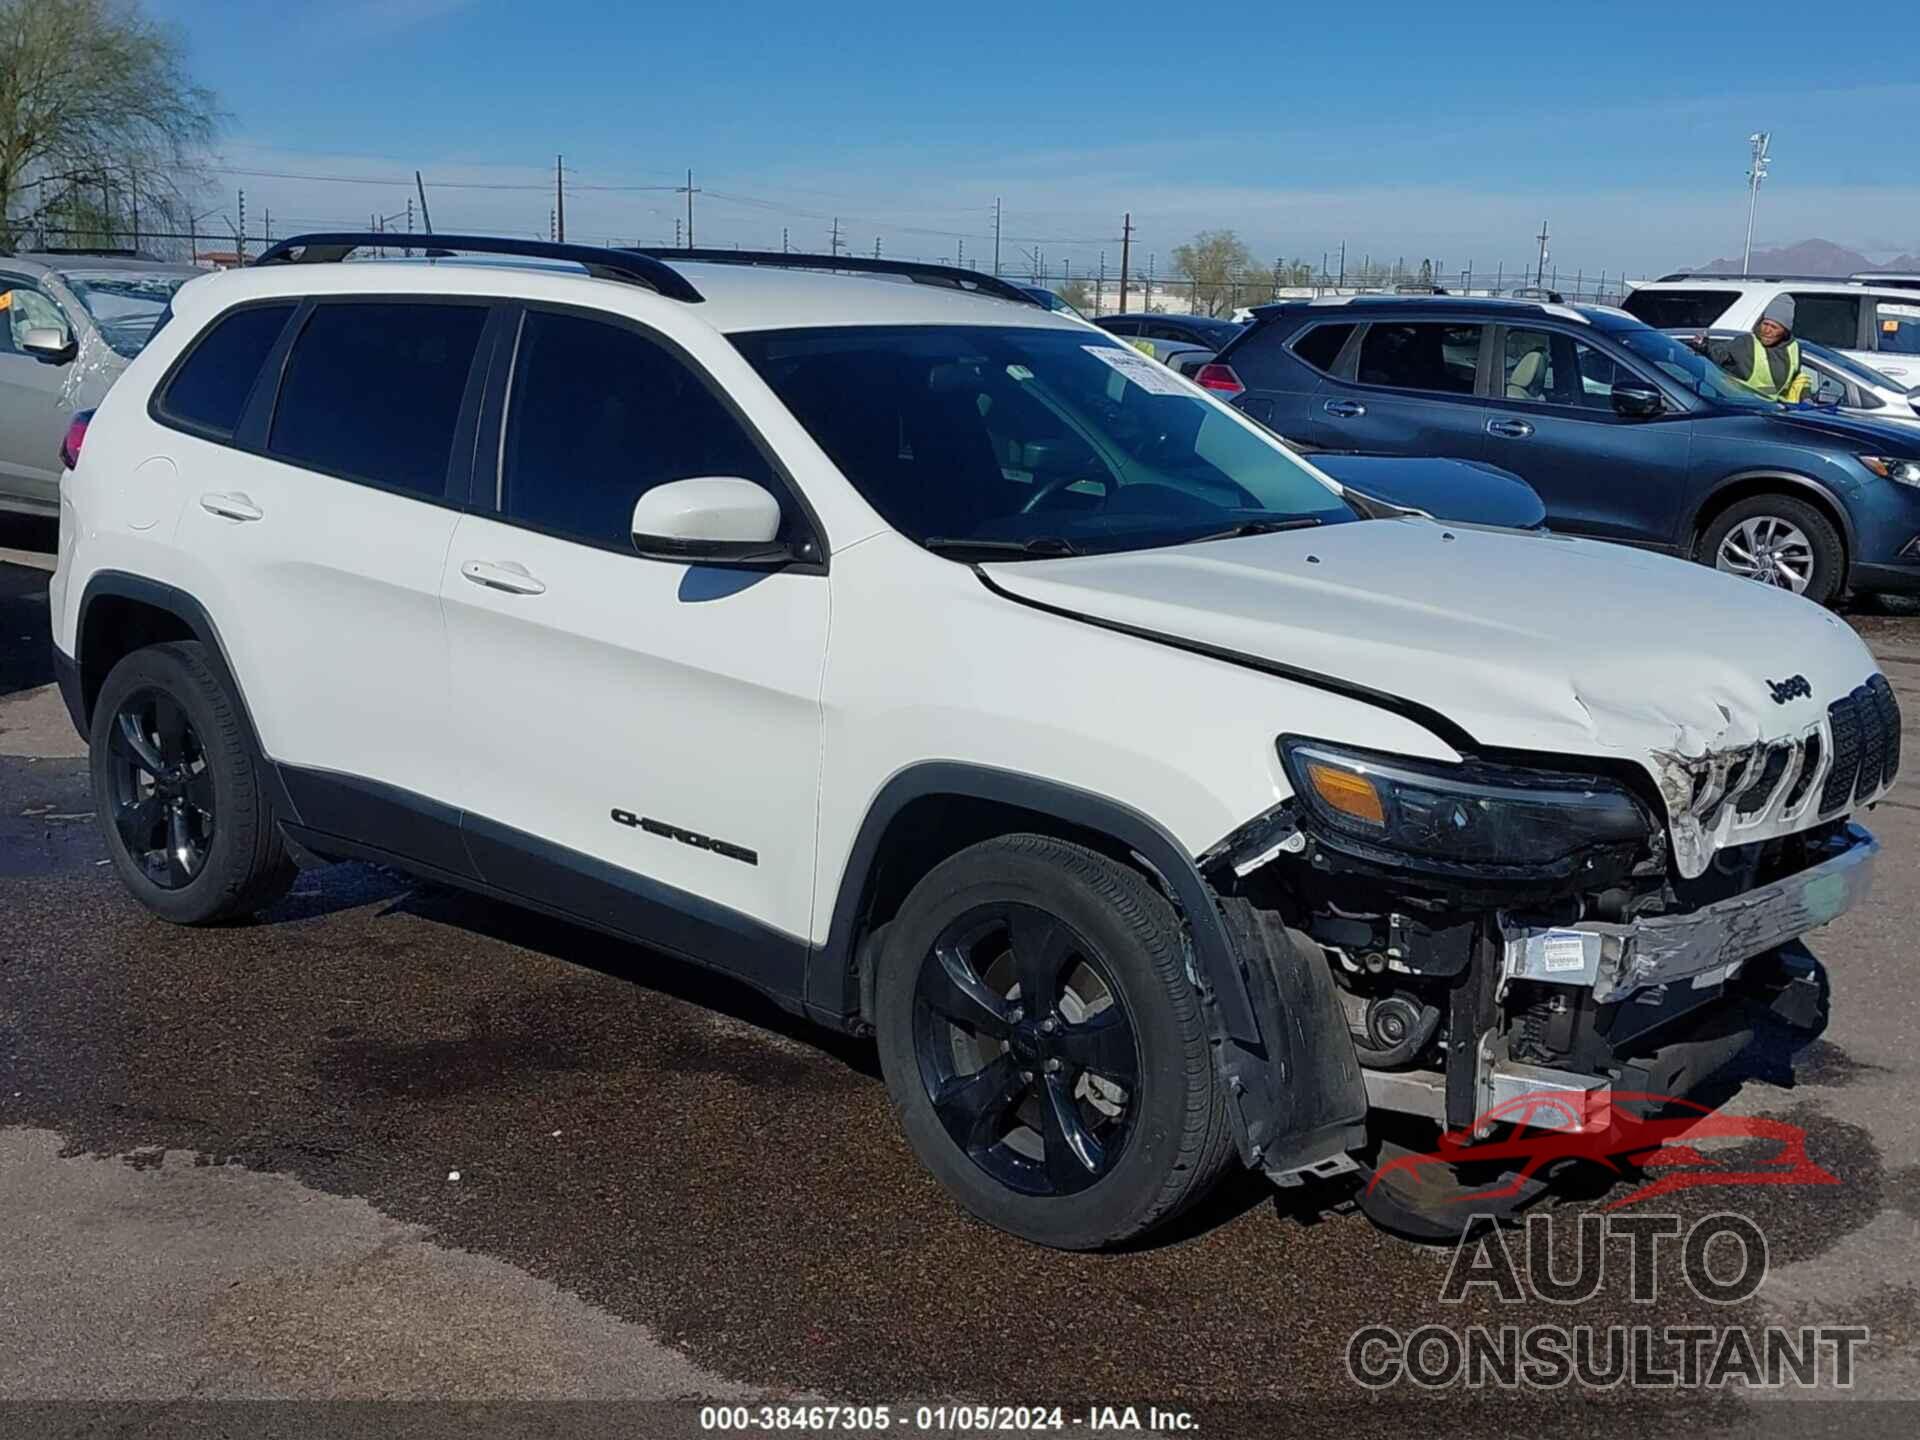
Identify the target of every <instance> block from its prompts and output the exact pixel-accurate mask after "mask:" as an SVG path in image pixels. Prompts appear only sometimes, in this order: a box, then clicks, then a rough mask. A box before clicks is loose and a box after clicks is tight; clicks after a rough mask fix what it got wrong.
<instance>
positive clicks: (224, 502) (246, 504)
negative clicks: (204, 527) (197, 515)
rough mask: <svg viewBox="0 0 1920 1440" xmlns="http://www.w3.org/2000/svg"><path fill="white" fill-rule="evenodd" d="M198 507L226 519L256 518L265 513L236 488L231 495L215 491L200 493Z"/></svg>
mask: <svg viewBox="0 0 1920 1440" xmlns="http://www.w3.org/2000/svg"><path fill="white" fill-rule="evenodd" d="M200 508H201V509H202V510H204V511H206V512H207V513H208V514H209V515H218V516H221V517H222V518H223V519H227V520H258V519H260V518H261V517H262V516H264V515H265V514H266V513H267V512H266V511H264V510H262V509H261V508H260V507H259V506H258V505H256V504H254V503H253V501H252V500H250V499H249V498H248V497H247V496H245V495H242V494H241V493H240V492H239V491H238V490H236V491H234V492H233V493H232V494H231V495H222V494H220V493H219V492H217V491H214V492H210V493H208V494H206V495H202V496H201V497H200Z"/></svg>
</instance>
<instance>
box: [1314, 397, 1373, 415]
mask: <svg viewBox="0 0 1920 1440" xmlns="http://www.w3.org/2000/svg"><path fill="white" fill-rule="evenodd" d="M1320 408H1321V409H1322V410H1325V411H1326V412H1327V414H1329V415H1332V416H1334V417H1335V418H1336V419H1340V420H1358V419H1359V418H1360V417H1361V416H1362V415H1364V414H1366V413H1367V407H1366V406H1364V405H1362V404H1361V403H1360V402H1359V401H1358V400H1329V401H1327V403H1326V404H1324V405H1322V406H1321V407H1320Z"/></svg>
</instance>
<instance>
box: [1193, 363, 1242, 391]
mask: <svg viewBox="0 0 1920 1440" xmlns="http://www.w3.org/2000/svg"><path fill="white" fill-rule="evenodd" d="M1193 382H1194V384H1196V385H1198V386H1199V387H1200V388H1201V389H1202V390H1211V391H1213V393H1214V394H1216V395H1226V396H1234V395H1238V394H1240V393H1241V392H1242V391H1243V390H1245V389H1246V388H1247V387H1246V386H1244V385H1242V384H1241V383H1240V377H1239V376H1238V375H1236V374H1234V373H1233V366H1231V365H1202V366H1201V367H1200V369H1199V372H1198V373H1197V374H1195V375H1194V377H1193Z"/></svg>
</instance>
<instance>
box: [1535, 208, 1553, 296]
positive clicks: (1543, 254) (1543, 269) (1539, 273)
mask: <svg viewBox="0 0 1920 1440" xmlns="http://www.w3.org/2000/svg"><path fill="white" fill-rule="evenodd" d="M1533 238H1534V239H1536V240H1538V241H1539V242H1540V259H1539V260H1538V261H1537V262H1536V263H1535V265H1534V267H1533V284H1534V288H1535V289H1538V288H1539V287H1540V286H1541V285H1542V284H1544V283H1545V282H1546V278H1547V240H1548V239H1549V238H1550V237H1549V236H1548V234H1547V222H1546V221H1544V220H1542V221H1541V222H1540V233H1539V234H1538V235H1536V236H1534V237H1533Z"/></svg>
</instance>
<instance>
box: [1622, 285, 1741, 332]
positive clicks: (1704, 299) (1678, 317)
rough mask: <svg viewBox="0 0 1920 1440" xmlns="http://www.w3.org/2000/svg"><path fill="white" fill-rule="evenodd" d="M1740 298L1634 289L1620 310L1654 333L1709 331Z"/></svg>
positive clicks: (1726, 292)
mask: <svg viewBox="0 0 1920 1440" xmlns="http://www.w3.org/2000/svg"><path fill="white" fill-rule="evenodd" d="M1739 298H1740V296H1739V293H1738V292H1737V291H1733V290H1636V291H1634V292H1633V293H1632V294H1631V295H1629V296H1627V298H1626V300H1625V301H1624V302H1623V303H1622V304H1621V306H1620V308H1621V309H1622V310H1625V311H1626V312H1627V313H1628V314H1629V315H1631V316H1633V318H1634V319H1636V320H1639V321H1641V322H1642V323H1643V324H1647V325H1651V326H1652V327H1653V328H1654V329H1656V330H1710V329H1712V328H1713V326H1714V324H1715V323H1716V322H1717V321H1718V320H1719V319H1720V317H1721V316H1722V315H1724V314H1726V313H1727V311H1728V310H1729V309H1730V308H1731V307H1732V305H1733V302H1734V301H1735V300H1738V299H1739Z"/></svg>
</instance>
